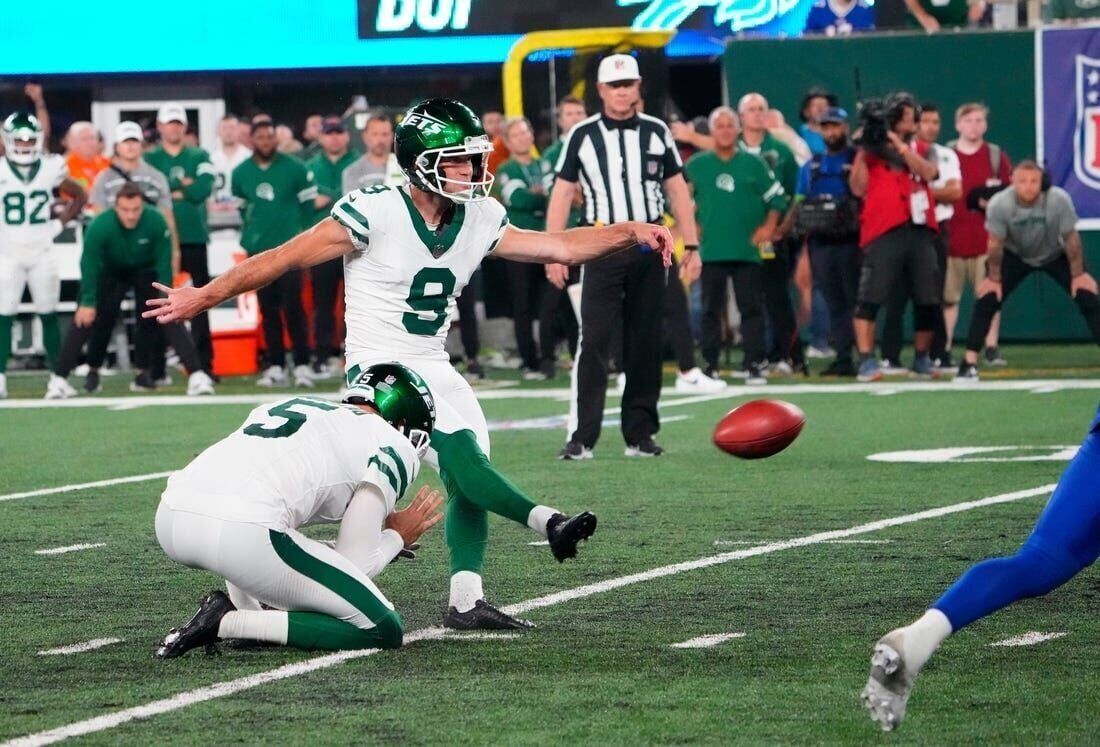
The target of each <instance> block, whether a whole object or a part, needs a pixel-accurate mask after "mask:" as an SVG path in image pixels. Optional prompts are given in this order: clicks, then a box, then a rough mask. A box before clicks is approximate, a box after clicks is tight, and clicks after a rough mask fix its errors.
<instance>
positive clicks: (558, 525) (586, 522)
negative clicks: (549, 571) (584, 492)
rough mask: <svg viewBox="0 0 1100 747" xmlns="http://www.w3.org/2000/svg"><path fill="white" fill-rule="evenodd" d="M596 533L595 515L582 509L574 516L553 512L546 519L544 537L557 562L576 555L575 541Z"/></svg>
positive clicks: (562, 561)
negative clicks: (548, 541) (548, 542)
mask: <svg viewBox="0 0 1100 747" xmlns="http://www.w3.org/2000/svg"><path fill="white" fill-rule="evenodd" d="M595 533H596V515H595V514H593V513H589V512H588V511H584V512H582V513H579V514H577V515H576V516H566V515H565V514H554V515H553V516H551V517H550V518H549V519H547V521H546V539H548V540H550V550H551V552H553V553H554V557H555V558H557V559H558V562H559V563H564V562H565V561H566V559H568V558H575V557H577V543H578V542H580V541H581V540H586V539H588V538H589V537H591V536H592V535H593V534H595Z"/></svg>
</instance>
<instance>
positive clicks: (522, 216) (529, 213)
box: [493, 158, 554, 231]
mask: <svg viewBox="0 0 1100 747" xmlns="http://www.w3.org/2000/svg"><path fill="white" fill-rule="evenodd" d="M553 173H554V172H553V170H552V169H548V168H547V163H546V162H545V161H541V160H539V159H537V158H535V159H533V160H532V161H531V162H530V163H528V164H526V165H525V164H522V163H520V162H519V161H517V160H516V159H514V158H509V159H508V160H507V161H505V162H504V163H502V164H501V165H500V166H499V167H498V168H497V174H496V177H497V178H496V186H495V187H494V190H493V191H494V192H495V193H496V196H497V198H498V199H499V200H500V201H501V202H502V203H504V207H505V208H507V210H508V221H509V222H510V223H511V224H512V225H513V226H515V227H516V228H526V229H530V230H534V231H541V230H543V229H544V228H546V202H547V195H548V192H547V191H546V187H545V183H546V179H547V176H550V177H551V178H552V175H553Z"/></svg>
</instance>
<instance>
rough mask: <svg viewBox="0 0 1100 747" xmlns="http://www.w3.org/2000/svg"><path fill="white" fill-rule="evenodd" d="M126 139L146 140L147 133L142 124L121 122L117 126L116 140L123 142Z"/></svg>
mask: <svg viewBox="0 0 1100 747" xmlns="http://www.w3.org/2000/svg"><path fill="white" fill-rule="evenodd" d="M126 140H137V141H139V142H141V141H144V140H145V133H144V132H143V131H142V129H141V125H139V124H138V123H137V122H119V123H118V127H116V128H115V142H116V143H121V142H125V141H126Z"/></svg>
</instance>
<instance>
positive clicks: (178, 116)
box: [157, 101, 187, 124]
mask: <svg viewBox="0 0 1100 747" xmlns="http://www.w3.org/2000/svg"><path fill="white" fill-rule="evenodd" d="M157 121H158V122H182V123H183V124H187V112H186V111H185V110H184V108H183V105H182V104H177V103H176V102H175V101H169V102H168V103H166V104H161V105H160V109H158V110H157Z"/></svg>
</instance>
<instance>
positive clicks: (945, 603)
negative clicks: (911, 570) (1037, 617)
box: [932, 416, 1100, 631]
mask: <svg viewBox="0 0 1100 747" xmlns="http://www.w3.org/2000/svg"><path fill="white" fill-rule="evenodd" d="M1097 557H1100V416H1098V417H1097V419H1096V420H1094V421H1093V423H1092V427H1091V428H1090V429H1089V434H1088V436H1086V437H1085V441H1084V443H1083V444H1082V445H1081V450H1080V451H1079V452H1078V453H1077V456H1076V457H1074V459H1073V461H1072V462H1070V465H1069V468H1068V469H1066V471H1065V473H1063V475H1062V479H1061V481H1060V482H1059V483H1058V487H1057V488H1056V489H1055V490H1054V495H1052V496H1051V498H1050V502H1049V503H1047V506H1046V508H1045V509H1043V513H1042V514H1041V515H1040V516H1039V521H1038V522H1037V523H1036V525H1035V529H1033V530H1032V532H1031V536H1030V537H1028V538H1027V541H1026V542H1024V544H1023V546H1022V547H1021V548H1020V549H1019V551H1018V552H1017V553H1016V554H1015V555H1012V556H1010V557H1006V558H992V559H990V560H985V561H982V562H981V563H978V564H977V565H975V566H973V567H971V568H970V570H968V571H967V572H966V573H964V574H963V576H962V577H961V578H960V579H959V580H958V581H956V582H955V584H954V586H952V587H951V588H950V589H948V590H947V592H946V593H945V594H944V595H943V596H942V597H940V598H939V599H938V600H937V601H936V603H935V604H934V605H932V606H933V608H934V609H938V610H939V611H941V612H942V613H943V614H944V615H946V616H947V619H948V620H949V621H950V623H951V629H952V630H953V631H957V630H959V629H960V628H963V627H965V626H967V625H969V624H970V623H972V622H974V621H975V620H979V619H981V618H983V617H985V616H986V615H989V614H992V613H993V612H996V611H997V610H999V609H1002V608H1003V607H1007V606H1008V605H1010V604H1012V603H1013V602H1015V601H1016V600H1017V599H1025V598H1027V597H1038V596H1042V595H1043V594H1046V593H1048V592H1050V591H1053V590H1054V589H1057V588H1058V587H1059V586H1061V585H1062V584H1064V583H1066V582H1067V581H1069V580H1070V579H1071V578H1073V577H1074V576H1075V575H1077V574H1078V573H1079V572H1080V571H1081V570H1083V569H1084V568H1087V567H1088V566H1090V565H1092V563H1093V562H1094V561H1095V560H1096V558H1097Z"/></svg>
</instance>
